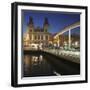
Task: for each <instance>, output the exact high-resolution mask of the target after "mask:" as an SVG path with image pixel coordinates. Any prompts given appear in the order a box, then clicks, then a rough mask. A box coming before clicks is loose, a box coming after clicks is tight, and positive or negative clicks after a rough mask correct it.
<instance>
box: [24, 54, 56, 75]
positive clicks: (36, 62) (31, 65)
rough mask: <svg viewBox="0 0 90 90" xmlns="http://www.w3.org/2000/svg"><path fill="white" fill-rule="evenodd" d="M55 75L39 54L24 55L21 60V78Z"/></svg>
mask: <svg viewBox="0 0 90 90" xmlns="http://www.w3.org/2000/svg"><path fill="white" fill-rule="evenodd" d="M55 75H57V73H56V72H55V70H54V68H53V67H52V66H51V65H50V63H48V61H47V60H46V59H45V57H44V56H43V55H41V54H38V55H36V54H25V55H24V59H23V77H34V76H55Z"/></svg>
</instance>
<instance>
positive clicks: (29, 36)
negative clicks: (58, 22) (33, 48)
mask: <svg viewBox="0 0 90 90" xmlns="http://www.w3.org/2000/svg"><path fill="white" fill-rule="evenodd" d="M48 28H49V23H48V19H47V18H45V19H44V24H43V28H40V27H39V26H38V27H35V25H34V23H33V18H32V17H30V19H29V23H28V26H27V31H26V32H25V33H24V37H23V40H24V47H28V46H30V44H38V45H39V44H43V45H48V44H49V43H50V42H51V33H49V32H48Z"/></svg>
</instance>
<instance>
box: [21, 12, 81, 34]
mask: <svg viewBox="0 0 90 90" xmlns="http://www.w3.org/2000/svg"><path fill="white" fill-rule="evenodd" d="M30 16H31V17H32V18H33V22H34V26H35V27H38V26H39V27H41V28H43V23H44V18H45V17H47V18H48V22H49V25H50V26H49V32H50V33H52V34H55V33H58V32H60V30H62V29H63V28H64V27H65V26H68V25H70V24H73V23H74V22H77V21H80V14H76V13H66V12H55V11H53V12H51V11H31V10H30V11H29V10H28V11H27V10H22V18H23V20H22V29H23V32H26V28H27V24H28V22H29V17H30ZM72 33H73V34H80V27H78V28H76V29H74V30H72Z"/></svg>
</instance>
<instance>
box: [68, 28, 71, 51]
mask: <svg viewBox="0 0 90 90" xmlns="http://www.w3.org/2000/svg"><path fill="white" fill-rule="evenodd" d="M68 43H69V49H71V30H70V29H69V40H68Z"/></svg>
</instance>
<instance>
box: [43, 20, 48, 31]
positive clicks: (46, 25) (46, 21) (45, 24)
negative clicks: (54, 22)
mask: <svg viewBox="0 0 90 90" xmlns="http://www.w3.org/2000/svg"><path fill="white" fill-rule="evenodd" d="M48 28H49V23H48V18H45V19H44V25H43V29H44V32H48Z"/></svg>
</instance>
